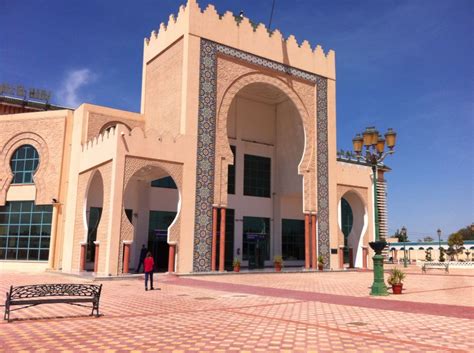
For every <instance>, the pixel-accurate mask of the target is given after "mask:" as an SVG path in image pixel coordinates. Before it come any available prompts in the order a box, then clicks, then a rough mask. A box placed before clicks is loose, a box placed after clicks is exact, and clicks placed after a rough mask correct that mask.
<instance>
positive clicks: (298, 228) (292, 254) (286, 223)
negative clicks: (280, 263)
mask: <svg viewBox="0 0 474 353" xmlns="http://www.w3.org/2000/svg"><path fill="white" fill-rule="evenodd" d="M281 233H282V234H281V235H282V237H281V238H282V239H281V251H282V255H283V259H284V260H304V221H303V220H299V219H282V220H281Z"/></svg>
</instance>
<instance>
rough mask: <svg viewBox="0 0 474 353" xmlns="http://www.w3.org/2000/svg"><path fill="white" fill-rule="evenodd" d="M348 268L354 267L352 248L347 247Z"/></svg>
mask: <svg viewBox="0 0 474 353" xmlns="http://www.w3.org/2000/svg"><path fill="white" fill-rule="evenodd" d="M349 268H354V250H353V249H352V248H349Z"/></svg>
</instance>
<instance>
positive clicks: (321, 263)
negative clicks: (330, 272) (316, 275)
mask: <svg viewBox="0 0 474 353" xmlns="http://www.w3.org/2000/svg"><path fill="white" fill-rule="evenodd" d="M323 269H324V258H323V257H322V256H321V255H319V256H318V270H319V271H322V270H323Z"/></svg>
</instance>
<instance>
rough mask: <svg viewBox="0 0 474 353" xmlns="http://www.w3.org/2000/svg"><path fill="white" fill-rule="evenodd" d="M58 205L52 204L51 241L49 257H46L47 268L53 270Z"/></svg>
mask: <svg viewBox="0 0 474 353" xmlns="http://www.w3.org/2000/svg"><path fill="white" fill-rule="evenodd" d="M59 205H60V204H59V203H57V202H55V203H53V219H52V222H51V239H50V245H49V257H48V268H49V269H54V267H55V266H54V257H55V256H56V238H57V234H56V233H57V232H58V230H57V229H58V227H57V223H58V208H59Z"/></svg>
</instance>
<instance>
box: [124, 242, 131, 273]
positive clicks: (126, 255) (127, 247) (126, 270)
mask: <svg viewBox="0 0 474 353" xmlns="http://www.w3.org/2000/svg"><path fill="white" fill-rule="evenodd" d="M131 244H132V242H131V241H129V240H128V241H127V240H125V241H124V242H123V273H129V272H130V271H129V268H130V245H131Z"/></svg>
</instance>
